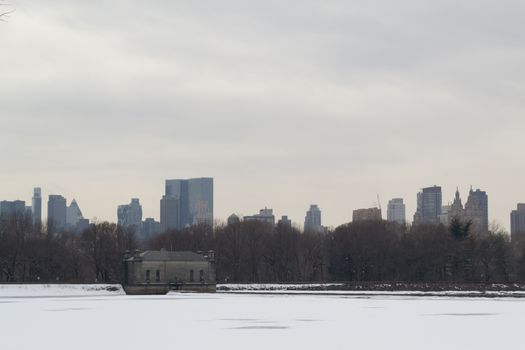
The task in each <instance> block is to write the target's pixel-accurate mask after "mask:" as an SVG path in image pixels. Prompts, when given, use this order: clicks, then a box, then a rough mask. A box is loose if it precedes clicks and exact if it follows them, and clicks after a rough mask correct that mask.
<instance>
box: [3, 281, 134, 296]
mask: <svg viewBox="0 0 525 350" xmlns="http://www.w3.org/2000/svg"><path fill="white" fill-rule="evenodd" d="M123 294H125V293H124V290H123V289H122V286H121V285H120V284H0V298H23V297H54V296H60V297H64V296H97V295H123Z"/></svg>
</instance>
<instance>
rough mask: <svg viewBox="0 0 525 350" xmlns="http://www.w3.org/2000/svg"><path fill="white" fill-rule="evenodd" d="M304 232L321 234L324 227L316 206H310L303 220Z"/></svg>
mask: <svg viewBox="0 0 525 350" xmlns="http://www.w3.org/2000/svg"><path fill="white" fill-rule="evenodd" d="M304 231H305V232H323V231H324V227H323V226H322V221H321V209H319V206H318V205H317V204H311V205H310V209H309V210H308V211H307V212H306V216H305V218H304Z"/></svg>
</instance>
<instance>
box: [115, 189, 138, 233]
mask: <svg viewBox="0 0 525 350" xmlns="http://www.w3.org/2000/svg"><path fill="white" fill-rule="evenodd" d="M117 219H118V224H119V225H120V226H123V227H128V228H133V229H134V230H135V232H136V233H137V234H140V232H141V229H142V206H141V205H140V201H139V199H138V198H132V199H131V203H130V204H124V205H119V206H118V209H117Z"/></svg>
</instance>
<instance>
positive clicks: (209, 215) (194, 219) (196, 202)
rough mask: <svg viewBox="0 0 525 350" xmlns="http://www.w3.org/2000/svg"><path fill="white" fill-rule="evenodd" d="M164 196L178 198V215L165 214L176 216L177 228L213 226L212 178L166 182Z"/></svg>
mask: <svg viewBox="0 0 525 350" xmlns="http://www.w3.org/2000/svg"><path fill="white" fill-rule="evenodd" d="M165 196H166V197H176V198H178V201H179V207H178V213H172V212H169V213H167V215H172V216H176V215H178V217H179V220H178V227H177V228H184V227H189V226H193V225H198V224H206V225H210V226H212V225H213V178H195V179H176V180H166V192H165Z"/></svg>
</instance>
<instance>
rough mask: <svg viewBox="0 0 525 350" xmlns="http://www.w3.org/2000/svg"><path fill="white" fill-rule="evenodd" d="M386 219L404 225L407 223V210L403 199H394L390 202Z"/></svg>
mask: <svg viewBox="0 0 525 350" xmlns="http://www.w3.org/2000/svg"><path fill="white" fill-rule="evenodd" d="M386 218H387V220H388V221H393V222H397V223H398V224H401V225H403V224H404V223H405V221H406V208H405V203H403V198H394V199H391V200H390V201H388V208H387V210H386Z"/></svg>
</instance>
